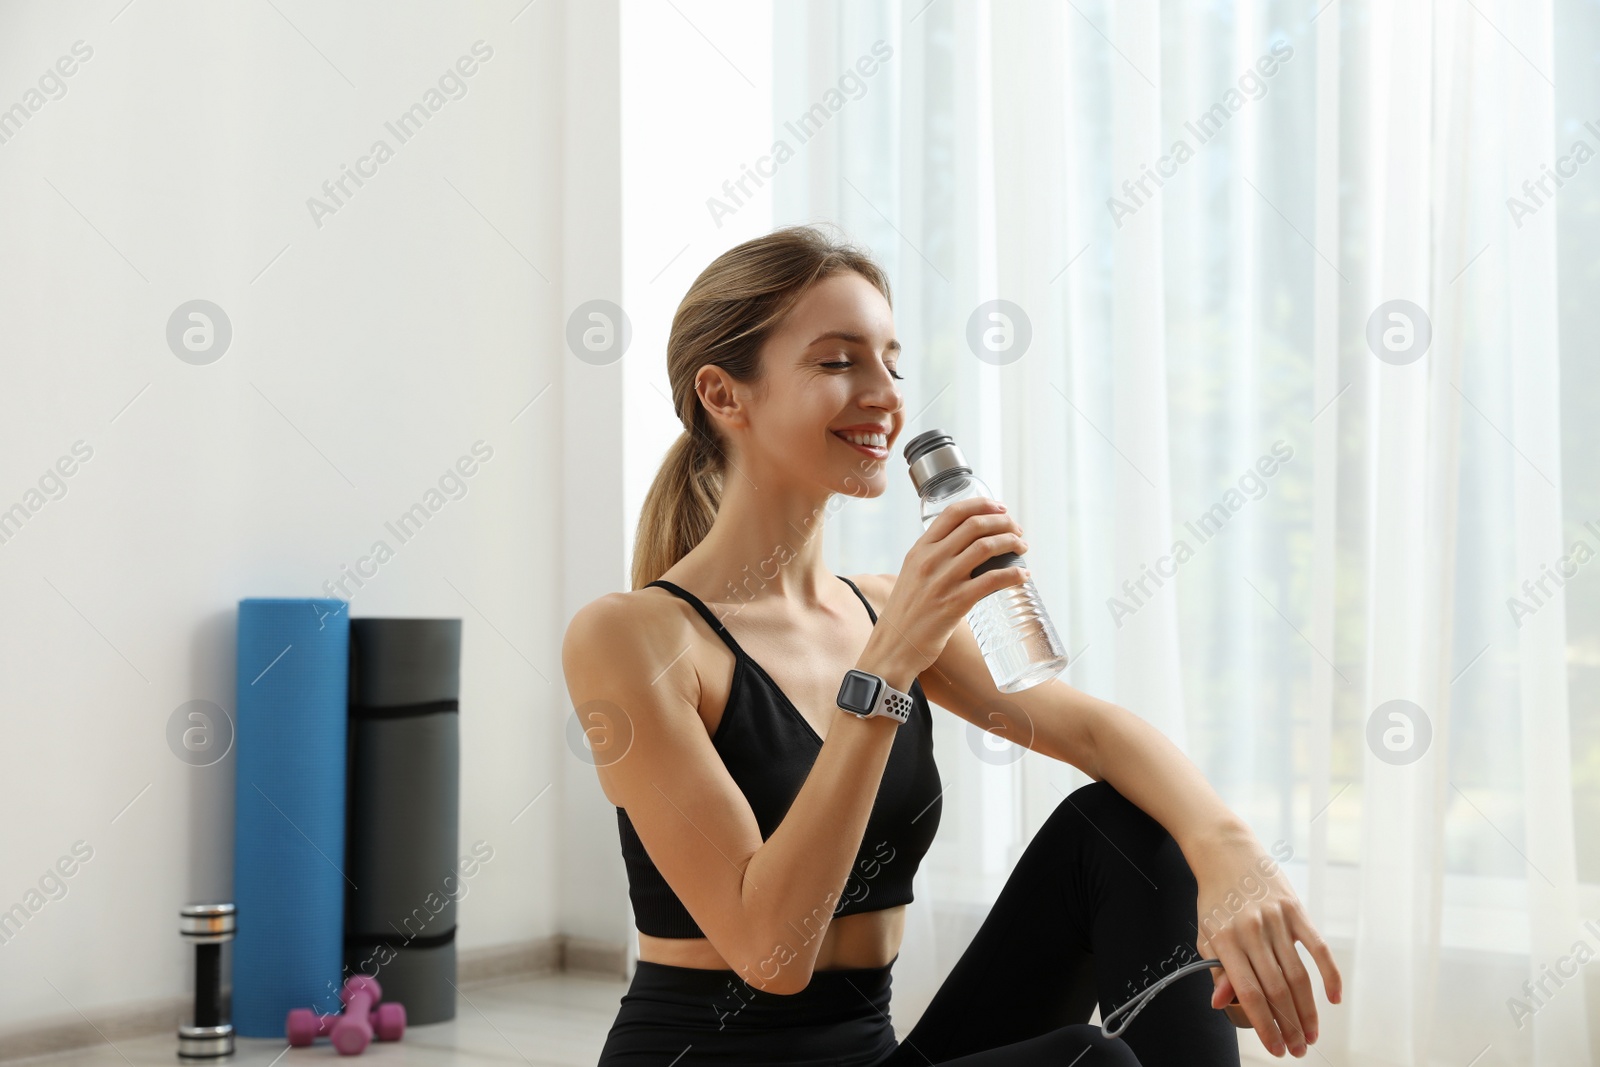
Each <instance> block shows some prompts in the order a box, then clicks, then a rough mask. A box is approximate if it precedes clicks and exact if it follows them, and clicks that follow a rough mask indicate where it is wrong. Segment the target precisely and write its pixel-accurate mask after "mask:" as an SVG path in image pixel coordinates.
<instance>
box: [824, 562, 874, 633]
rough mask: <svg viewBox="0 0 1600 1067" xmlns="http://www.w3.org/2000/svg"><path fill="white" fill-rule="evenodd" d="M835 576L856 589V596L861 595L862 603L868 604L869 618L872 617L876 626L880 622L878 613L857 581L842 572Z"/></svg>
mask: <svg viewBox="0 0 1600 1067" xmlns="http://www.w3.org/2000/svg"><path fill="white" fill-rule="evenodd" d="M834 577H835V578H838V579H839V580H840V581H842V582H843V583H844V584H845V585H848V586H849V587H850V588H851V589H854V590H855V591H856V596H858V597H861V603H863V604H866V608H867V618H869V619H871V620H872V624H873V625H874V626H876V625H877V624H878V613H877V612H875V611H873V610H872V605H871V604H868V603H867V598H866V596H864V595H863V594H862V592H861V590H860V588H859V587H857V585H856V583H855V582H852V581H851V580H850V579H848V578H846V577H845V576H844V575H842V574H836V575H834Z"/></svg>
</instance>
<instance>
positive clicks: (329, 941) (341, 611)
mask: <svg viewBox="0 0 1600 1067" xmlns="http://www.w3.org/2000/svg"><path fill="white" fill-rule="evenodd" d="M237 674H238V705H237V706H238V720H239V722H238V739H237V742H236V744H237V749H238V761H237V764H236V769H237V775H238V778H237V782H236V785H235V809H234V819H235V822H234V850H233V900H234V903H235V904H236V905H237V907H238V933H237V934H236V936H235V938H234V943H233V1011H232V1014H233V1018H232V1022H233V1026H234V1032H235V1033H237V1034H238V1035H239V1036H241V1037H276V1038H282V1037H283V1033H284V1029H283V1028H284V1019H285V1017H286V1016H287V1015H288V1014H289V1010H290V1009H291V1008H312V1009H315V1010H317V1011H319V1012H331V1011H337V1010H339V1007H340V1004H339V996H338V990H339V986H340V984H341V982H342V979H343V974H342V968H343V956H342V951H343V944H344V894H345V885H346V882H345V875H344V872H343V869H342V868H343V865H344V835H345V744H346V725H347V721H348V715H349V707H348V686H349V677H350V613H349V605H348V604H347V603H346V602H345V601H343V600H335V599H313V598H299V597H261V598H255V597H252V598H248V599H244V600H240V601H239V653H238V665H237Z"/></svg>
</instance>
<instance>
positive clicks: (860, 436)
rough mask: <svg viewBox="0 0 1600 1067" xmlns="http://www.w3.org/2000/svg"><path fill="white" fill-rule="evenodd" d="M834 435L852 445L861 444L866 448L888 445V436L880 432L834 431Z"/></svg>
mask: <svg viewBox="0 0 1600 1067" xmlns="http://www.w3.org/2000/svg"><path fill="white" fill-rule="evenodd" d="M834 436H836V437H842V438H843V439H844V440H846V441H849V442H850V443H851V444H853V445H863V446H865V447H867V448H878V449H882V448H888V447H889V438H888V437H887V436H886V435H884V434H881V433H839V432H838V431H835V432H834Z"/></svg>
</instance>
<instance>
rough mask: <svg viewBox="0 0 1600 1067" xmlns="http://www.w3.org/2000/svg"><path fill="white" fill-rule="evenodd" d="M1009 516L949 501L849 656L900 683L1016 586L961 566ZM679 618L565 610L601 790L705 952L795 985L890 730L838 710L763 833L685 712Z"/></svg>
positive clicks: (1006, 542)
mask: <svg viewBox="0 0 1600 1067" xmlns="http://www.w3.org/2000/svg"><path fill="white" fill-rule="evenodd" d="M1015 529H1016V525H1015V523H1014V521H1012V520H1011V518H1010V516H1009V515H1007V514H1005V513H1003V512H997V511H995V510H994V509H993V507H992V502H990V501H986V500H983V499H982V498H975V499H974V500H970V501H962V502H960V503H959V504H956V505H952V506H951V508H950V509H949V510H947V511H946V512H945V513H944V514H942V515H940V516H939V517H938V518H937V519H935V520H934V522H933V523H932V524H930V526H929V527H928V529H927V530H926V531H925V532H924V534H923V536H922V537H921V538H919V539H918V541H917V543H916V545H915V546H913V548H912V550H911V552H910V553H909V554H908V555H907V556H906V565H905V566H904V567H903V568H902V571H901V574H902V576H906V575H910V576H911V577H912V579H913V580H911V581H901V582H898V583H896V587H895V592H894V595H893V596H892V597H891V599H890V602H889V603H888V604H887V605H886V606H885V607H884V610H883V612H882V613H881V614H880V616H879V625H878V626H876V627H874V629H873V632H872V636H871V637H870V638H869V639H868V641H867V644H866V646H865V647H864V648H863V649H862V651H861V653H860V655H859V656H858V658H857V660H856V666H857V668H858V669H860V670H863V671H869V672H871V673H873V674H878V675H881V676H883V678H884V679H885V680H886V681H887V682H888V683H889V684H890V685H892V686H894V687H895V688H896V689H899V690H901V691H902V692H904V691H908V690H909V689H910V687H911V683H912V682H913V681H914V680H915V679H916V676H917V674H918V673H920V671H921V670H922V669H923V668H925V667H926V666H927V665H928V664H929V663H931V662H932V661H933V659H935V658H937V656H938V654H939V652H940V650H941V649H942V648H943V647H944V644H945V642H946V641H947V640H948V639H949V636H950V633H951V631H952V630H953V629H954V627H955V625H956V624H957V623H959V622H960V621H961V620H962V619H964V618H965V616H966V613H967V611H968V610H970V609H971V607H972V606H973V605H974V604H976V603H977V602H978V601H979V600H981V599H982V598H983V597H984V596H987V595H988V594H989V593H992V592H994V591H996V590H998V589H1001V588H1004V587H1005V586H1007V585H1013V584H1020V582H1021V577H1020V575H1019V574H1018V573H1017V568H1011V567H1005V568H997V569H996V570H992V571H988V572H985V573H984V574H982V575H980V576H979V577H977V578H972V577H970V574H971V571H972V569H973V568H974V567H976V566H977V565H978V564H979V563H981V562H983V561H984V560H986V559H988V558H989V557H990V556H994V555H998V554H999V553H1001V552H1007V551H1016V548H1017V540H1018V538H1017V536H1016V534H1015V533H1013V532H1012V531H1014V530H1015ZM694 639H695V635H694V632H693V630H692V628H691V625H690V623H689V622H688V621H687V619H686V617H685V616H684V615H683V614H682V613H681V612H678V611H674V610H672V607H671V605H669V604H667V603H665V602H661V603H657V604H650V603H648V602H644V601H641V600H637V599H633V598H627V597H625V596H622V595H615V596H606V597H601V598H600V599H598V600H596V601H594V602H592V603H590V604H588V605H586V606H585V607H583V608H582V609H580V610H579V612H578V613H577V614H576V615H574V616H573V619H572V622H571V623H570V624H569V625H568V627H567V633H566V638H565V640H564V642H563V645H562V665H563V668H564V670H565V674H566V680H567V689H568V692H569V694H570V695H571V698H572V702H573V707H574V708H576V709H577V713H578V716H579V718H580V721H581V722H582V723H583V725H584V727H585V731H586V736H587V737H588V738H589V742H590V746H591V749H592V754H593V759H594V763H595V769H596V771H597V773H598V774H599V776H600V782H601V787H602V788H603V789H604V791H605V794H606V796H607V797H608V798H609V799H610V800H611V801H612V803H614V804H616V805H617V806H619V807H621V808H623V809H624V810H626V811H627V813H628V818H629V820H630V821H631V822H632V823H633V827H634V829H635V831H636V832H637V833H638V835H639V839H640V840H641V841H642V842H643V843H644V846H645V849H646V851H647V852H648V853H649V854H650V858H651V860H652V861H653V862H654V863H655V865H656V867H657V869H659V870H660V871H661V874H662V877H664V878H665V879H666V881H667V884H668V885H669V886H671V887H672V890H673V892H674V893H676V894H677V896H678V899H680V900H681V901H683V904H684V907H685V908H687V909H688V911H689V914H690V916H691V917H692V918H693V919H694V920H695V922H696V924H698V925H699V927H700V929H701V931H702V932H703V933H704V934H705V935H706V937H707V939H708V940H709V941H710V942H711V945H712V947H713V948H715V949H716V951H717V953H718V954H719V955H720V956H721V957H722V958H723V959H724V960H726V961H727V963H728V965H729V966H730V967H731V968H733V969H734V970H735V971H737V972H739V974H740V975H741V976H742V977H743V978H744V980H745V981H747V982H748V983H750V985H752V986H754V987H756V988H759V989H764V990H766V991H769V992H774V993H781V994H792V993H797V992H799V991H800V990H802V989H804V988H805V987H806V985H807V984H809V982H810V980H811V972H812V968H813V966H814V964H815V962H816V958H817V952H818V950H819V949H820V948H821V945H822V935H823V934H824V933H825V932H826V930H827V926H828V924H829V922H830V921H831V920H832V917H833V910H834V908H835V907H836V906H837V904H838V901H839V896H840V894H841V893H843V891H844V888H845V883H846V881H847V879H848V878H849V875H850V869H851V866H852V865H853V863H854V862H855V857H856V854H857V852H858V851H859V850H860V847H861V841H862V839H863V837H864V836H865V834H866V826H867V820H868V818H869V817H870V815H871V813H872V805H873V801H874V800H875V799H876V797H877V793H878V786H879V784H880V782H881V781H882V777H883V770H884V767H885V766H886V765H887V763H888V759H889V751H890V748H891V746H892V745H893V743H894V731H895V730H897V729H899V724H898V723H896V722H895V721H894V720H892V719H887V718H883V717H878V716H875V717H873V718H870V719H863V718H860V717H859V716H856V715H852V714H850V713H849V712H846V711H843V710H841V709H839V708H837V707H835V708H834V709H833V719H832V721H831V722H830V724H829V728H828V734H827V739H826V741H825V742H824V744H823V746H822V749H821V751H820V752H819V753H818V755H817V759H816V762H815V763H814V764H813V766H812V769H811V772H810V774H809V775H808V776H807V778H806V780H805V783H804V784H803V785H802V786H801V789H800V791H799V793H798V794H797V795H796V797H795V799H794V802H793V803H792V804H791V805H790V807H789V810H788V812H787V813H786V814H785V815H784V818H783V820H782V821H781V822H780V823H779V825H778V827H777V829H775V830H774V831H773V833H772V835H771V836H770V837H769V838H768V839H767V840H766V841H765V842H763V841H762V839H761V830H760V827H759V825H758V824H757V822H756V818H755V814H754V813H753V812H752V811H751V810H750V805H749V802H748V801H747V800H746V799H745V797H744V794H743V793H742V792H741V791H740V789H739V787H738V784H737V783H735V782H734V781H733V778H732V777H731V776H730V775H729V773H728V770H727V767H726V766H725V765H724V764H723V762H722V758H721V757H720V756H719V755H718V753H717V750H716V749H715V747H713V746H712V744H711V738H710V736H709V735H708V734H707V733H706V730H705V725H704V723H703V721H702V720H701V718H700V716H699V712H698V710H697V709H698V707H699V703H700V680H699V676H698V673H697V672H696V669H695V666H694V664H693V662H691V661H690V660H689V658H688V657H687V656H684V655H683V653H684V651H685V650H686V649H687V648H688V647H689V644H690V642H691V641H693V640H694Z"/></svg>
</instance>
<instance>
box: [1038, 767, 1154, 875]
mask: <svg viewBox="0 0 1600 1067" xmlns="http://www.w3.org/2000/svg"><path fill="white" fill-rule="evenodd" d="M1039 832H1040V833H1041V834H1044V833H1049V834H1051V835H1055V836H1058V837H1060V836H1065V837H1068V838H1076V839H1080V840H1081V841H1082V842H1083V843H1084V844H1086V845H1088V846H1089V847H1091V848H1113V849H1115V850H1116V851H1117V852H1119V853H1121V854H1122V855H1123V856H1125V857H1127V858H1129V859H1133V858H1135V857H1141V858H1147V859H1148V858H1154V857H1156V856H1157V855H1160V856H1163V857H1168V858H1170V857H1171V856H1173V855H1176V856H1177V857H1178V858H1179V859H1180V861H1181V858H1182V852H1181V850H1179V849H1178V847H1177V842H1176V841H1174V840H1173V838H1172V835H1171V834H1169V833H1168V832H1167V831H1166V828H1165V827H1163V826H1162V825H1161V824H1160V823H1158V822H1156V820H1154V819H1152V818H1151V817H1150V816H1149V815H1148V814H1146V812H1145V811H1144V809H1142V808H1140V807H1139V806H1138V805H1137V804H1135V803H1134V802H1133V801H1131V800H1129V799H1128V798H1127V797H1125V796H1123V795H1122V794H1121V793H1119V792H1117V790H1116V788H1115V787H1114V786H1112V784H1111V783H1110V782H1107V781H1098V782H1090V783H1089V784H1088V785H1085V786H1081V787H1080V788H1078V789H1074V790H1073V791H1072V792H1071V793H1069V794H1067V795H1066V796H1065V797H1063V798H1062V800H1061V802H1060V803H1059V804H1057V805H1056V808H1055V811H1053V812H1051V813H1050V816H1049V818H1048V819H1046V820H1045V825H1044V827H1041V828H1040V831H1039Z"/></svg>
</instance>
